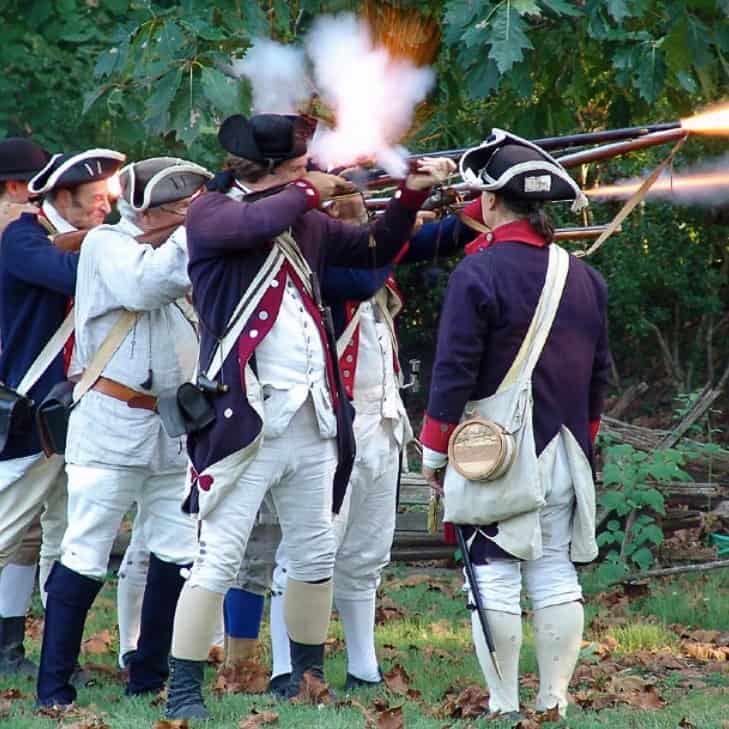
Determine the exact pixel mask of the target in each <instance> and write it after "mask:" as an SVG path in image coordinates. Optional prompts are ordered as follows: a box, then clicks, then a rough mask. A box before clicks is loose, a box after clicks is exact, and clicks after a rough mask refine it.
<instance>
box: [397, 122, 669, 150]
mask: <svg viewBox="0 0 729 729" xmlns="http://www.w3.org/2000/svg"><path fill="white" fill-rule="evenodd" d="M680 128H681V122H680V121H674V122H663V123H661V124H646V125H644V126H637V127H622V128H621V129H605V130H603V131H599V132H580V133H578V134H564V135H561V136H559V137H542V138H541V139H531V140H529V141H531V142H532V143H533V144H536V145H537V146H539V147H541V148H542V149H546V150H551V149H569V148H570V147H584V146H585V145H586V144H604V143H605V142H616V141H619V140H623V139H633V138H634V137H643V136H645V135H646V134H652V133H653V132H663V131H666V130H669V129H680ZM465 151H466V149H465V148H463V149H445V150H442V151H440V152H419V153H418V154H412V155H410V158H411V159H415V158H417V157H426V156H427V157H450V158H451V159H456V158H457V157H460V156H461V155H462V154H463V153H464V152H465Z"/></svg>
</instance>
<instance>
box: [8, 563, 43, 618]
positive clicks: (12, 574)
mask: <svg viewBox="0 0 729 729" xmlns="http://www.w3.org/2000/svg"><path fill="white" fill-rule="evenodd" d="M35 570H36V566H35V565H34V564H31V565H25V564H12V563H11V564H9V565H6V566H5V567H3V568H2V569H1V570H0V618H19V617H22V616H24V615H25V613H26V612H28V607H29V606H30V599H31V597H32V596H33V587H34V586H35Z"/></svg>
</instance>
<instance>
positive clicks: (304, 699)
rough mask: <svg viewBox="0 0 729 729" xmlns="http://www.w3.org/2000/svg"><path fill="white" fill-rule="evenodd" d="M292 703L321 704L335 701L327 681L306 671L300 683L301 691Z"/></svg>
mask: <svg viewBox="0 0 729 729" xmlns="http://www.w3.org/2000/svg"><path fill="white" fill-rule="evenodd" d="M291 703H293V704H314V706H320V705H321V704H331V703H333V697H332V693H331V691H329V686H328V685H327V684H326V682H325V681H322V680H321V679H320V678H317V677H316V676H314V675H313V674H312V673H311V672H310V671H306V672H305V673H304V677H303V678H302V679H301V682H300V683H299V692H298V693H297V694H296V696H294V697H293V698H292V699H291Z"/></svg>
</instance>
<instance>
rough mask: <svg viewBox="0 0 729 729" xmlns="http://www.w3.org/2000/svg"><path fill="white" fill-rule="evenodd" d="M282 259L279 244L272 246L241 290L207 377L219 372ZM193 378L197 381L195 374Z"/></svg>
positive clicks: (279, 267)
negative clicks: (252, 277)
mask: <svg viewBox="0 0 729 729" xmlns="http://www.w3.org/2000/svg"><path fill="white" fill-rule="evenodd" d="M283 260H284V256H283V253H282V252H281V249H280V248H279V246H273V247H272V248H271V252H270V253H269V254H268V257H267V258H266V260H265V261H264V262H263V265H262V266H261V267H260V268H259V269H258V273H257V274H256V276H255V278H254V279H253V281H251V284H250V286H248V288H247V289H246V290H245V291H244V292H243V296H242V297H241V300H240V301H239V302H238V305H237V306H236V307H235V309H234V310H233V313H232V315H231V317H230V320H229V321H228V325H227V327H228V331H227V332H226V334H225V336H224V337H223V338H222V339H221V340H220V341H219V342H218V346H217V347H216V348H215V352H214V353H213V358H212V359H211V360H210V366H209V367H208V369H207V371H206V372H205V376H206V377H207V378H208V379H210V380H214V379H215V378H216V377H217V376H218V374H219V373H220V370H221V369H222V367H223V362H225V360H226V358H227V356H228V355H229V354H230V352H231V350H232V349H233V347H234V346H235V345H236V344H237V342H238V338H239V337H240V333H241V332H242V331H243V328H244V327H245V325H246V323H247V322H248V320H249V319H250V318H251V316H252V315H253V312H254V311H255V310H256V307H257V306H258V304H259V302H260V301H261V299H262V298H263V295H264V294H265V293H266V290H267V289H268V287H269V286H270V285H271V282H272V281H273V279H274V278H276V275H277V274H278V272H279V270H280V269H281V264H282V263H283ZM231 324H232V326H231ZM194 379H195V381H197V376H195V378H194Z"/></svg>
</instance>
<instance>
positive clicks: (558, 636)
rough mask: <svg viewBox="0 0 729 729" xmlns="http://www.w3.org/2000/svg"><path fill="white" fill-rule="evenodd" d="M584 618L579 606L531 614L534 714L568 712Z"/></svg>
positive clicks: (571, 605) (547, 608)
mask: <svg viewBox="0 0 729 729" xmlns="http://www.w3.org/2000/svg"><path fill="white" fill-rule="evenodd" d="M584 623H585V618H584V611H583V609H582V603H580V602H569V603H565V604H563V605H554V606H552V607H546V608H542V609H541V610H535V612H534V641H535V643H536V648H537V663H538V664H539V693H538V694H537V701H536V708H537V711H546V710H547V709H551V708H552V707H554V706H558V707H559V713H560V715H561V716H562V717H564V716H565V714H566V711H567V687H568V686H569V683H570V679H571V678H572V674H573V673H574V670H575V666H576V665H577V658H578V656H579V653H580V645H581V644H582V631H583V628H584Z"/></svg>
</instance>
